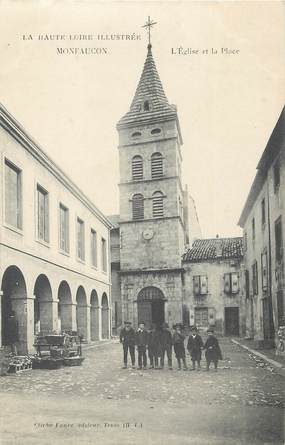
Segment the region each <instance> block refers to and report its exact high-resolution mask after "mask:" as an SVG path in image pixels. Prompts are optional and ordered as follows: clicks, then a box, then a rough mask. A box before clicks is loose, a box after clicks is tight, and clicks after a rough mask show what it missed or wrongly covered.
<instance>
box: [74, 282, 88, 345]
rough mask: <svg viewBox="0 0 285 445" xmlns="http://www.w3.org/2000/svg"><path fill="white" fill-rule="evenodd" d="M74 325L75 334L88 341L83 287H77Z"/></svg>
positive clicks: (85, 300)
mask: <svg viewBox="0 0 285 445" xmlns="http://www.w3.org/2000/svg"><path fill="white" fill-rule="evenodd" d="M76 303H77V306H76V325H77V332H78V334H79V335H82V336H83V340H85V341H87V340H88V328H87V324H88V315H87V297H86V292H85V289H84V287H83V286H79V287H78V289H77V292H76Z"/></svg>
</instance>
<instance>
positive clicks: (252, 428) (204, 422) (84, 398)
mask: <svg viewBox="0 0 285 445" xmlns="http://www.w3.org/2000/svg"><path fill="white" fill-rule="evenodd" d="M221 347H222V351H223V355H224V360H223V361H222V362H220V367H219V370H218V372H217V373H215V372H214V371H213V370H212V369H210V372H205V370H204V369H202V371H201V372H197V371H191V372H190V371H180V372H178V371H177V370H176V363H174V370H173V371H169V370H168V369H167V368H166V369H164V370H149V369H148V370H145V371H139V370H133V369H131V368H129V369H127V370H124V369H121V365H122V363H121V359H122V351H121V345H120V344H119V343H118V342H116V341H113V342H106V343H101V344H96V345H94V346H92V347H88V348H86V349H85V351H84V355H85V356H86V359H85V361H84V363H83V366H82V367H70V368H68V367H63V368H61V369H58V370H52V371H48V370H32V371H27V372H24V373H22V374H17V375H11V376H7V377H3V378H1V380H0V391H1V400H2V403H3V405H4V408H3V413H2V422H3V423H2V426H1V431H2V432H4V434H2V440H1V445H8V444H13V445H15V444H21V445H22V444H34V443H38V439H39V435H40V437H41V443H50V442H51V441H52V440H56V443H57V444H58V443H59V444H61V443H64V442H65V441H66V440H68V443H69V444H74V445H77V444H79V443H80V444H81V443H83V444H85V443H86V444H95V443H96V444H101V443H104V445H105V444H118V445H119V444H122V443H125V444H135V443H137V444H142V443H144V444H146V445H147V444H151V445H152V444H159V443H162V438H163V437H165V440H167V443H170V444H172V443H176V444H182V445H183V444H188V443H189V444H208V443H209V444H210V443H211V444H212V443H214V444H243V443H244V444H269V443H276V444H278V443H280V444H282V443H283V440H282V437H283V432H282V425H283V422H284V411H283V406H284V405H283V403H284V399H283V397H282V391H283V386H284V378H283V377H282V376H280V375H278V374H276V373H275V372H274V370H273V369H272V368H271V367H270V366H268V365H266V364H263V363H262V362H259V363H257V362H255V361H254V360H253V359H252V358H251V357H250V356H249V354H248V353H247V352H245V351H244V350H242V349H241V348H240V347H239V346H237V345H233V344H232V343H231V342H230V341H229V340H228V339H223V340H222V341H221ZM188 365H189V367H190V360H189V357H188ZM203 366H205V363H204V362H203ZM18 413H21V420H20V418H19V422H18V418H17V414H18ZM15 419H17V420H16V423H15ZM105 422H106V423H108V424H112V425H113V426H109V425H105ZM57 423H58V426H57V425H56V424H57ZM126 423H129V424H130V425H129V426H127V425H125V424H126ZM46 424H49V426H47V425H46ZM63 424H70V425H72V426H63ZM96 425H97V426H96Z"/></svg>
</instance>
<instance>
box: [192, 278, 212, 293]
mask: <svg viewBox="0 0 285 445" xmlns="http://www.w3.org/2000/svg"><path fill="white" fill-rule="evenodd" d="M193 292H194V295H206V294H207V293H208V277H207V276H206V275H195V276H194V277H193Z"/></svg>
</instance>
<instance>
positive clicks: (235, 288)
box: [231, 273, 239, 294]
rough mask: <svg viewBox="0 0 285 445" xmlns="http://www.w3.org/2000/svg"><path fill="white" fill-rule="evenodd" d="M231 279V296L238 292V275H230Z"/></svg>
mask: <svg viewBox="0 0 285 445" xmlns="http://www.w3.org/2000/svg"><path fill="white" fill-rule="evenodd" d="M231 278H232V294H237V293H238V290H239V280H238V274H237V273H232V274H231Z"/></svg>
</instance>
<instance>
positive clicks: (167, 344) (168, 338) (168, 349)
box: [161, 323, 172, 370]
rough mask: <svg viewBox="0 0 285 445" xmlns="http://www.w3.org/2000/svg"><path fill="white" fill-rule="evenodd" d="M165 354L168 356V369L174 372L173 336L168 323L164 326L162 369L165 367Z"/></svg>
mask: <svg viewBox="0 0 285 445" xmlns="http://www.w3.org/2000/svg"><path fill="white" fill-rule="evenodd" d="M165 353H166V355H167V361H168V369H170V370H172V335H171V332H170V330H169V327H168V324H167V323H163V325H162V360H161V367H162V368H163V367H164V358H165Z"/></svg>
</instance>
